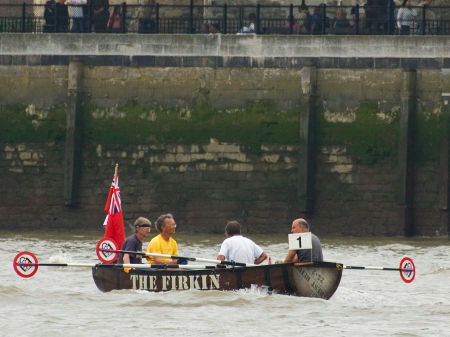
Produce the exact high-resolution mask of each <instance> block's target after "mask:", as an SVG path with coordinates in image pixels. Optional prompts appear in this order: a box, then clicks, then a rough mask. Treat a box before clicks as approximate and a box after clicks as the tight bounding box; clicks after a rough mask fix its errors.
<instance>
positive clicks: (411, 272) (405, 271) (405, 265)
mask: <svg viewBox="0 0 450 337" xmlns="http://www.w3.org/2000/svg"><path fill="white" fill-rule="evenodd" d="M398 268H399V270H400V277H401V278H402V280H403V282H405V283H411V282H412V281H413V280H414V277H415V276H416V267H415V266H414V262H413V260H412V259H410V258H409V257H404V258H403V259H402V260H401V261H400V266H399V267H398Z"/></svg>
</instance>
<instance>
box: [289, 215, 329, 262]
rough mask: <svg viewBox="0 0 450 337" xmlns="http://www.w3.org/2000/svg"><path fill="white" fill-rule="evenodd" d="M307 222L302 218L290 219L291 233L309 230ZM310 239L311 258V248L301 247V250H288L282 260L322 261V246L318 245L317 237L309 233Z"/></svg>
mask: <svg viewBox="0 0 450 337" xmlns="http://www.w3.org/2000/svg"><path fill="white" fill-rule="evenodd" d="M309 228H310V227H309V224H308V222H307V221H306V220H305V219H303V218H299V219H295V220H294V221H292V226H291V233H292V234H298V233H306V232H309V230H310V229H309ZM311 241H312V259H311V250H310V249H302V250H290V251H289V252H288V254H287V255H286V258H285V259H284V262H320V261H323V254H322V246H321V245H320V240H319V238H318V237H317V236H316V235H314V234H313V233H311Z"/></svg>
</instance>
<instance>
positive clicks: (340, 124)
mask: <svg viewBox="0 0 450 337" xmlns="http://www.w3.org/2000/svg"><path fill="white" fill-rule="evenodd" d="M316 135H317V143H318V145H319V146H331V145H343V146H345V147H346V151H347V153H348V154H349V155H352V156H354V157H355V159H356V160H357V161H359V162H360V163H362V164H376V163H379V162H382V161H384V160H385V159H388V158H392V157H394V156H395V155H396V153H397V142H398V111H397V110H391V111H380V109H379V107H378V104H377V103H376V102H370V101H366V102H364V103H362V104H360V105H359V107H357V108H356V109H354V110H351V111H347V112H345V113H342V112H341V113H331V112H328V111H320V112H318V114H317V124H316Z"/></svg>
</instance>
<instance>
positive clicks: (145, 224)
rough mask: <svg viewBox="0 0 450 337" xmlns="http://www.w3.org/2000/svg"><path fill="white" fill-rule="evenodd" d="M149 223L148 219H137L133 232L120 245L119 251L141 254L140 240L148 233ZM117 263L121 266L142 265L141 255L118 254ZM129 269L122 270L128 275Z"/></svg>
mask: <svg viewBox="0 0 450 337" xmlns="http://www.w3.org/2000/svg"><path fill="white" fill-rule="evenodd" d="M150 226H151V222H150V220H149V219H147V218H144V217H139V218H137V219H136V221H135V222H134V228H135V232H134V234H132V235H130V236H129V237H128V238H127V239H126V240H125V241H124V242H123V244H122V248H121V250H124V251H129V252H142V240H143V239H144V238H145V237H146V236H147V235H148V234H149V233H150V230H151V228H150ZM117 262H118V263H120V264H122V263H125V264H136V263H142V255H138V254H129V253H120V254H119V259H118V261H117ZM130 269H131V268H124V269H123V270H124V271H125V272H126V273H128V272H129V271H130Z"/></svg>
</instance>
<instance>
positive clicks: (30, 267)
mask: <svg viewBox="0 0 450 337" xmlns="http://www.w3.org/2000/svg"><path fill="white" fill-rule="evenodd" d="M38 264H39V262H38V259H37V258H36V256H35V255H34V254H33V253H30V252H21V253H19V254H17V255H16V256H15V257H14V261H13V267H14V270H15V271H16V273H17V275H19V276H21V277H25V278H28V277H31V276H33V275H34V274H36V272H37V270H38Z"/></svg>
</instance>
